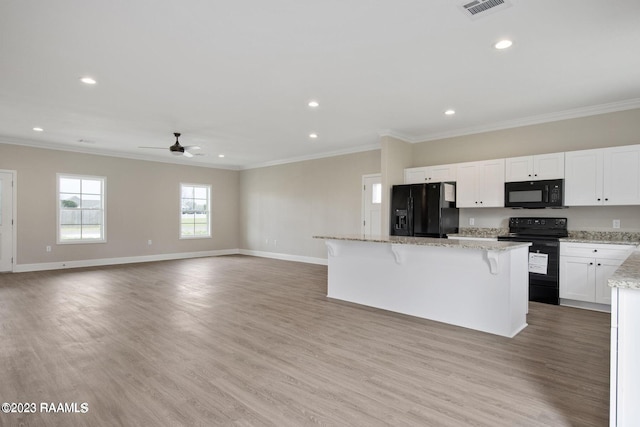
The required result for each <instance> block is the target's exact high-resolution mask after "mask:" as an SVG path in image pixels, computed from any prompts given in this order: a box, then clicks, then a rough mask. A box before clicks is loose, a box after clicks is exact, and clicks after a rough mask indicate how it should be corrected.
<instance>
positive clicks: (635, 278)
mask: <svg viewBox="0 0 640 427" xmlns="http://www.w3.org/2000/svg"><path fill="white" fill-rule="evenodd" d="M609 286H611V287H612V288H626V289H640V250H636V251H634V252H632V253H631V255H629V258H627V259H626V261H625V262H623V263H622V265H621V266H620V267H618V269H617V270H616V272H615V273H613V276H611V277H610V278H609Z"/></svg>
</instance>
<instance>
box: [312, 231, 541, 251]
mask: <svg viewBox="0 0 640 427" xmlns="http://www.w3.org/2000/svg"><path fill="white" fill-rule="evenodd" d="M313 238H314V239H325V240H347V241H357V242H372V243H391V244H394V245H416V246H439V247H447V248H464V249H482V250H488V251H509V250H512V249H518V248H522V247H527V246H531V243H529V242H498V241H489V240H482V241H479V240H453V239H438V238H432V237H403V236H376V237H364V236H362V235H355V234H354V235H339V236H313Z"/></svg>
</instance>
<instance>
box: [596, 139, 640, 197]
mask: <svg viewBox="0 0 640 427" xmlns="http://www.w3.org/2000/svg"><path fill="white" fill-rule="evenodd" d="M603 196H604V204H605V205H638V204H640V145H629V146H626V147H613V148H606V149H605V150H604V191H603Z"/></svg>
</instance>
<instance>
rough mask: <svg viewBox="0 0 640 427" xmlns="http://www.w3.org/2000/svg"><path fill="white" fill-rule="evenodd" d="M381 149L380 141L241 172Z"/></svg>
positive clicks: (250, 167) (266, 163)
mask: <svg viewBox="0 0 640 427" xmlns="http://www.w3.org/2000/svg"><path fill="white" fill-rule="evenodd" d="M379 149H380V142H379V141H378V142H376V143H374V144H366V145H359V146H357V147H351V148H347V149H344V150H337V151H327V152H324V153H319V154H313V155H309V156H300V157H291V158H288V159H282V160H274V161H272V162H264V163H255V164H252V165H247V166H243V167H241V168H240V169H241V170H248V169H259V168H265V167H269V166H278V165H284V164H287V163H296V162H304V161H307V160H317V159H324V158H327V157H335V156H343V155H345V154H354V153H362V152H365V151H373V150H379Z"/></svg>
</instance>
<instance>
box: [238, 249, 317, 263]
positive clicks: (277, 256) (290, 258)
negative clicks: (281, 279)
mask: <svg viewBox="0 0 640 427" xmlns="http://www.w3.org/2000/svg"><path fill="white" fill-rule="evenodd" d="M240 254H241V255H250V256H257V257H261V258H273V259H281V260H284V261H295V262H305V263H307V264H319V265H328V261H327V259H325V258H316V257H308V256H300V255H290V254H280V253H276V252H265V251H252V250H248V249H240Z"/></svg>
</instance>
